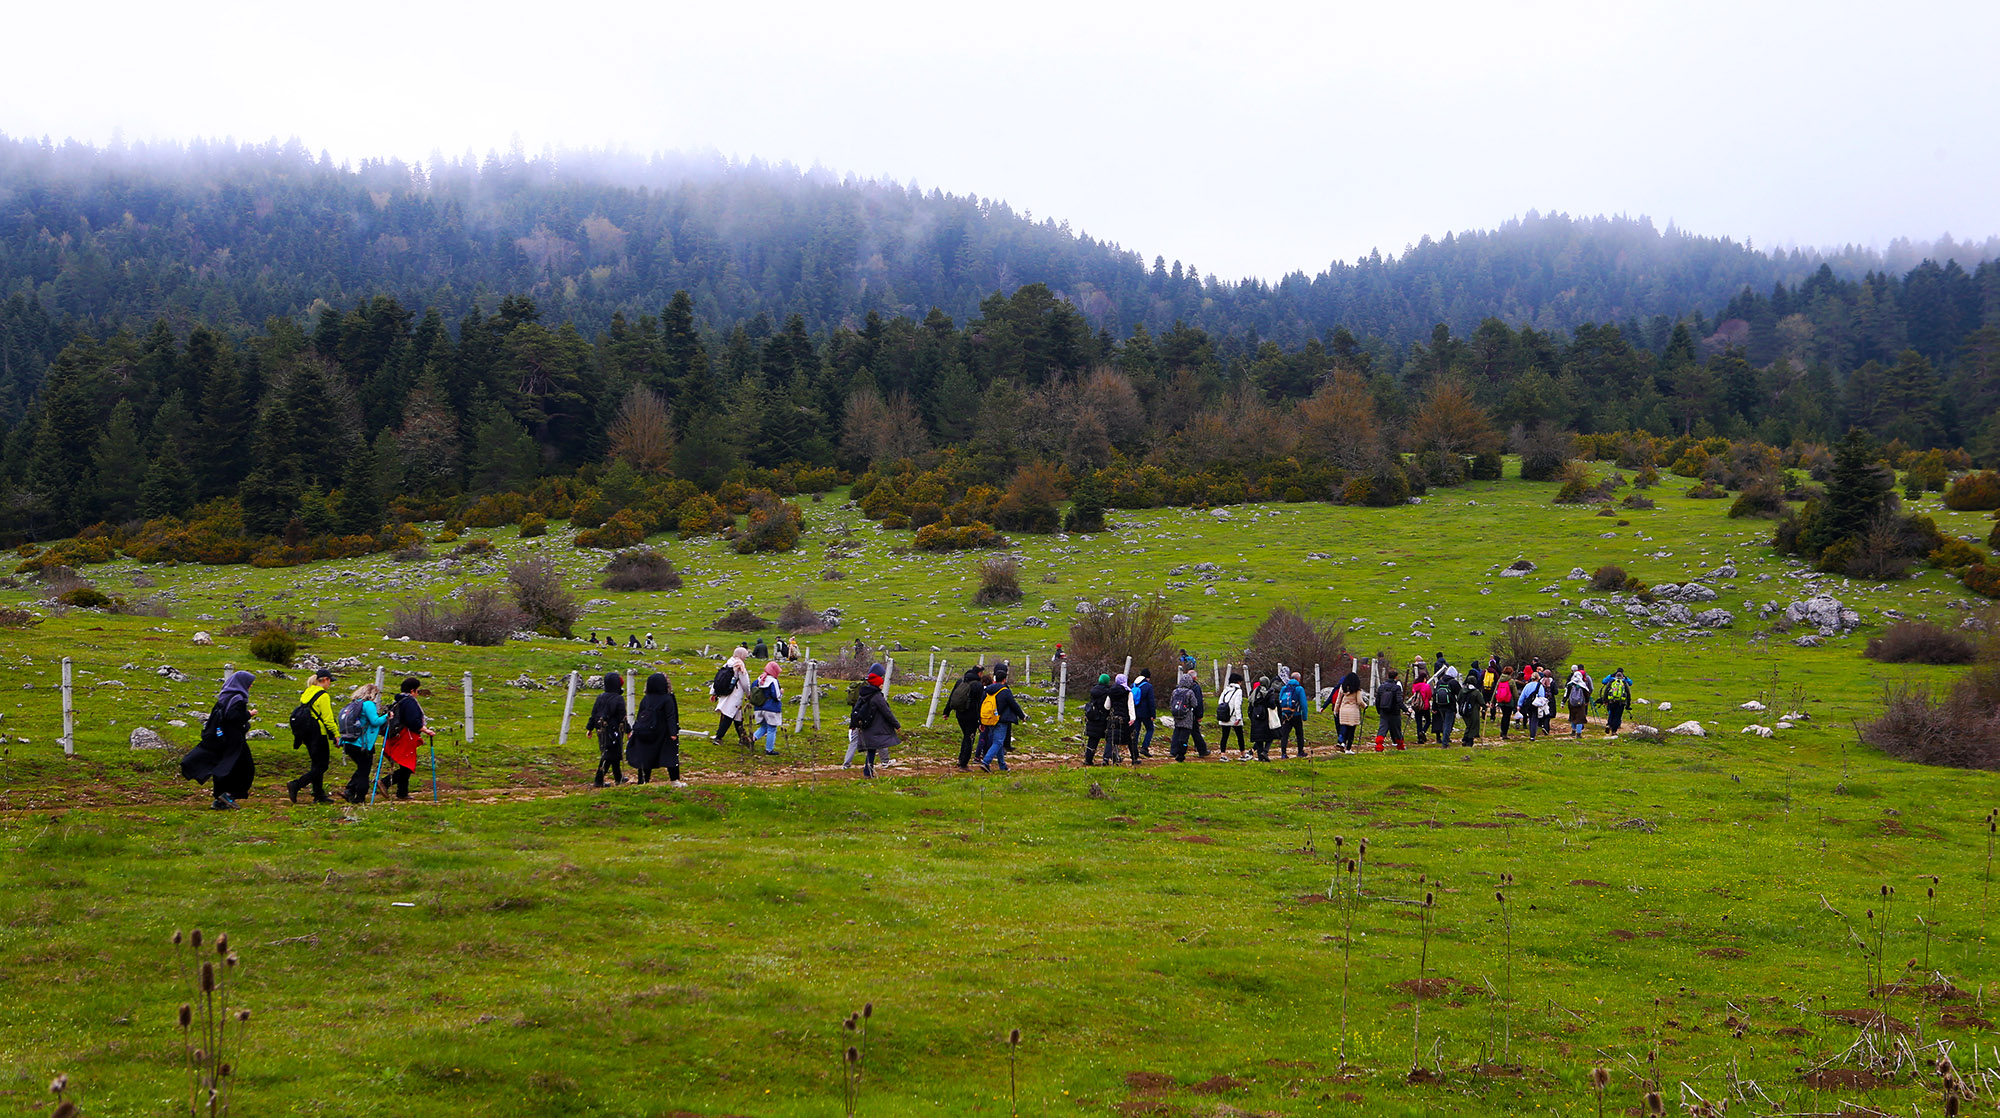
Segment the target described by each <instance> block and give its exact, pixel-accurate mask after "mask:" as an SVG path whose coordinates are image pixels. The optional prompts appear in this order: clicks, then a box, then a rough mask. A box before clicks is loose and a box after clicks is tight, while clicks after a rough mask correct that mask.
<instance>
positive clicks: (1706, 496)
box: [1687, 481, 1729, 501]
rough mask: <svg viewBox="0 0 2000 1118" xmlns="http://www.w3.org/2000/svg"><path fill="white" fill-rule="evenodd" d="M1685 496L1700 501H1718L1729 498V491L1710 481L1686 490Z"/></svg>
mask: <svg viewBox="0 0 2000 1118" xmlns="http://www.w3.org/2000/svg"><path fill="white" fill-rule="evenodd" d="M1687 495H1688V496H1690V497H1693V498H1695V499H1696V500H1700V501H1719V500H1721V499H1722V498H1724V497H1727V496H1729V491H1728V490H1726V489H1723V488H1722V487H1721V486H1719V485H1717V484H1715V483H1714V482H1712V481H1704V482H1702V483H1701V484H1700V485H1697V486H1695V487H1694V488H1692V489H1690V490H1688V493H1687Z"/></svg>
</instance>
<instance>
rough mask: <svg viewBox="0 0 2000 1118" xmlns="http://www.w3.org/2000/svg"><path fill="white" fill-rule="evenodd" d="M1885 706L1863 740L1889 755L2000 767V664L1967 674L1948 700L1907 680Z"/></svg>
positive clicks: (1891, 689)
mask: <svg viewBox="0 0 2000 1118" xmlns="http://www.w3.org/2000/svg"><path fill="white" fill-rule="evenodd" d="M1882 708H1883V709H1882V715H1881V717H1879V718H1877V719H1875V720H1874V721H1873V722H1870V723H1867V724H1866V725H1864V726H1862V727H1861V740H1862V741H1864V742H1867V743H1868V744H1869V745H1872V746H1874V747H1875V748H1877V749H1880V750H1881V751H1882V752H1884V753H1887V754H1888V755H1889V756H1891V757H1895V758H1898V759H1900V760H1904V761H1915V762H1917V763H1918V764H1921V765H1947V766H1950V767H1952V768H1961V769H1988V770H1991V769H2000V666H1995V665H1987V666H1985V667H1981V668H1977V669H1974V670H1973V671H1971V672H1968V673H1966V674H1965V675H1964V676H1961V677H1960V678H1959V679H1958V680H1957V682H1955V683H1953V684H1952V686H1951V689H1950V690H1949V691H1947V692H1946V693H1945V694H1944V695H1943V697H1939V696H1938V695H1936V694H1935V693H1934V692H1933V691H1932V690H1931V685H1930V684H1928V683H1918V682H1914V681H1909V680H1905V681H1903V682H1901V683H1897V684H1894V685H1891V686H1890V687H1888V688H1886V689H1885V694H1884V699H1883V704H1882Z"/></svg>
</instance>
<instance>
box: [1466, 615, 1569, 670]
mask: <svg viewBox="0 0 2000 1118" xmlns="http://www.w3.org/2000/svg"><path fill="white" fill-rule="evenodd" d="M1570 647H1571V645H1570V642H1569V638H1567V637H1565V636H1563V635H1562V634H1561V633H1558V632H1556V631H1555V630H1554V629H1550V628H1545V627H1543V626H1541V625H1537V624H1535V623H1534V622H1532V621H1524V620H1522V619H1520V618H1515V619H1513V620H1511V621H1509V622H1507V627H1506V628H1505V629H1503V630H1501V631H1500V632H1499V633H1496V634H1494V636H1493V638H1492V639H1491V640H1489V641H1488V642H1487V646H1486V648H1487V651H1488V652H1490V653H1491V654H1493V655H1495V656H1498V657H1500V662H1501V663H1503V664H1527V663H1532V662H1535V661H1538V660H1539V661H1540V662H1541V663H1542V665H1543V666H1544V667H1547V668H1549V669H1550V670H1552V671H1559V670H1560V669H1562V668H1564V667H1567V666H1568V663H1569V650H1570Z"/></svg>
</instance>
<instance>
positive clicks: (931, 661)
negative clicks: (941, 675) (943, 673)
mask: <svg viewBox="0 0 2000 1118" xmlns="http://www.w3.org/2000/svg"><path fill="white" fill-rule="evenodd" d="M934 671H937V653H935V652H926V653H924V674H925V675H929V674H931V673H932V672H934Z"/></svg>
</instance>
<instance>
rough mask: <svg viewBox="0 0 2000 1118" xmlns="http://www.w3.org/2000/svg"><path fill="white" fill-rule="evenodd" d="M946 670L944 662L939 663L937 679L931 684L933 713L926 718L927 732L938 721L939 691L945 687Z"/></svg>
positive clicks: (925, 727)
mask: <svg viewBox="0 0 2000 1118" xmlns="http://www.w3.org/2000/svg"><path fill="white" fill-rule="evenodd" d="M944 669H945V664H944V661H942V660H940V661H938V665H937V679H936V681H935V682H933V683H932V684H931V712H930V714H928V715H926V716H925V717H924V729H926V730H928V729H930V728H931V723H933V722H936V721H937V704H938V690H939V689H940V688H942V687H943V686H944Z"/></svg>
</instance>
